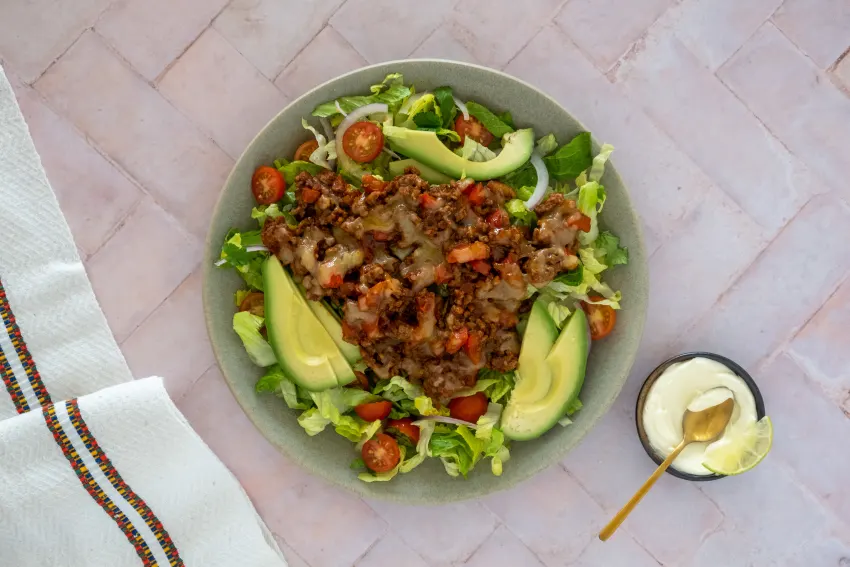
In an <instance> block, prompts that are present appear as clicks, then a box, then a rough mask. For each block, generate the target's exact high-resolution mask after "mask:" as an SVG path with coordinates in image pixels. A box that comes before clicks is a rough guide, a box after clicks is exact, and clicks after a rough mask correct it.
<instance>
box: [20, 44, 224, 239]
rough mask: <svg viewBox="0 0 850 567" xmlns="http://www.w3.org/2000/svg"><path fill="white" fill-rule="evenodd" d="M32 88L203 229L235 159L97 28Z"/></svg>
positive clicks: (177, 213) (170, 206)
mask: <svg viewBox="0 0 850 567" xmlns="http://www.w3.org/2000/svg"><path fill="white" fill-rule="evenodd" d="M95 70H96V71H95ZM36 89H37V90H38V91H39V92H41V93H42V94H43V95H45V96H46V97H47V99H48V101H49V102H50V103H51V104H52V105H53V106H54V107H55V108H56V109H57V110H58V111H60V112H62V113H63V114H65V115H66V116H68V117H69V118H70V120H71V121H72V122H73V123H74V124H75V125H76V126H77V128H79V129H80V130H81V131H82V132H83V133H84V134H85V135H86V136H89V137H90V138H92V139H93V140H94V141H95V143H96V144H97V145H98V146H99V147H100V148H102V149H103V150H104V151H105V152H106V153H107V154H108V155H110V156H111V157H112V158H113V159H114V160H115V161H116V162H117V163H118V164H120V165H121V166H122V167H124V168H125V169H126V170H127V171H128V172H129V173H130V174H131V175H133V176H134V177H135V178H136V179H137V180H138V181H139V182H140V183H141V184H142V185H143V186H144V187H145V188H146V189H147V190H148V191H149V192H150V193H151V194H152V195H153V196H154V197H155V198H156V199H157V201H158V202H159V203H161V204H162V205H163V207H165V208H166V209H167V210H169V212H171V213H172V214H174V215H175V216H176V217H177V218H178V219H179V220H180V221H181V222H183V223H185V225H186V226H187V227H188V228H189V229H190V230H192V231H193V232H195V233H196V234H199V235H202V234H204V233H205V232H206V227H207V224H208V223H209V217H210V214H211V212H212V207H213V204H214V203H215V200H216V198H217V197H218V191H219V189H220V188H221V186H222V185H223V184H224V179H225V177H226V176H227V173H228V172H229V170H230V168H231V167H232V165H233V160H232V159H231V158H229V157H228V156H227V154H225V153H224V152H223V151H222V150H221V149H220V148H219V147H218V146H217V145H215V144H214V143H213V142H212V140H210V139H209V138H208V137H207V136H206V135H204V134H203V133H201V131H200V130H199V129H198V128H197V127H196V126H195V125H193V124H192V123H191V122H190V121H189V120H188V119H187V118H186V117H184V116H183V115H182V114H181V113H180V112H179V111H177V110H176V109H175V108H174V107H173V106H172V105H171V104H170V103H169V102H168V101H167V100H165V99H164V98H163V97H162V95H160V94H159V93H158V92H157V91H155V90H154V89H153V88H152V87H151V86H150V85H149V84H147V83H146V82H145V81H144V80H143V79H142V78H141V77H139V76H138V75H136V74H135V73H134V72H133V71H132V70H131V69H129V68H128V67H126V66H125V65H124V63H123V62H122V61H121V60H120V59H119V58H118V57H117V56H116V55H115V54H114V53H113V52H112V51H110V49H109V48H108V47H107V46H106V45H105V44H104V43H103V40H101V39H100V38H99V37H98V36H97V35H96V34H94V33H92V32H87V33H86V34H84V35H83V36H82V37H81V38H80V39H79V41H77V43H76V44H75V45H74V47H73V48H72V49H70V50H69V51H68V52H67V53H66V54H65V55H64V56H63V57H62V59H61V60H60V61H59V62H57V63H56V65H54V66H53V67H51V69H50V71H49V72H48V73H46V74H45V75H44V76H43V77H42V78H41V79H40V80H39V81H38V83H36Z"/></svg>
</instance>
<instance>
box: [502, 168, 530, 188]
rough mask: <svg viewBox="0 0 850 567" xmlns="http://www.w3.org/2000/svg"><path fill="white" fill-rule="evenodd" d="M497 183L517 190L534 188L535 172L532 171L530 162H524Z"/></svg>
mask: <svg viewBox="0 0 850 567" xmlns="http://www.w3.org/2000/svg"><path fill="white" fill-rule="evenodd" d="M499 181H501V182H502V183H504V184H506V185H510V186H511V187H513V188H514V189H517V190H519V189H520V188H522V187H535V186H536V185H537V170H536V169H534V166H533V165H531V162H526V163H525V164H524V165H522V166H520V167H519V168H518V169H515V170H513V171H512V172H510V173H508V174H507V175H504V176H502V178H501V179H499Z"/></svg>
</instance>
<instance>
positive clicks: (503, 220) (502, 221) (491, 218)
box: [487, 209, 510, 228]
mask: <svg viewBox="0 0 850 567" xmlns="http://www.w3.org/2000/svg"><path fill="white" fill-rule="evenodd" d="M487 224H489V225H490V226H492V227H493V228H504V227H506V226H508V224H510V218H509V217H508V213H507V212H506V211H505V210H504V209H496V210H495V211H493V212H492V213H490V214H489V215H488V216H487Z"/></svg>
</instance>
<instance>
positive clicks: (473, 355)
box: [463, 331, 481, 364]
mask: <svg viewBox="0 0 850 567" xmlns="http://www.w3.org/2000/svg"><path fill="white" fill-rule="evenodd" d="M463 351H464V352H465V353H466V356H468V357H469V360H471V361H472V363H473V364H478V363H479V362H481V333H479V332H478V331H475V332H472V333H469V338H468V339H467V340H466V344H465V345H464V347H463Z"/></svg>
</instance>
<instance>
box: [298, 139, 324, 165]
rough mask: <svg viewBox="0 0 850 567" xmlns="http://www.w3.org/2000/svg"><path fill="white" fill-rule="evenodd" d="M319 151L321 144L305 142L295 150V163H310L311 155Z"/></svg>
mask: <svg viewBox="0 0 850 567" xmlns="http://www.w3.org/2000/svg"><path fill="white" fill-rule="evenodd" d="M318 149H319V142H317V141H316V140H309V141H307V142H304V143H303V144H301V145H300V146H298V149H297V150H295V161H310V155H312V153H313V152H315V151H316V150H318Z"/></svg>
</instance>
